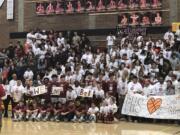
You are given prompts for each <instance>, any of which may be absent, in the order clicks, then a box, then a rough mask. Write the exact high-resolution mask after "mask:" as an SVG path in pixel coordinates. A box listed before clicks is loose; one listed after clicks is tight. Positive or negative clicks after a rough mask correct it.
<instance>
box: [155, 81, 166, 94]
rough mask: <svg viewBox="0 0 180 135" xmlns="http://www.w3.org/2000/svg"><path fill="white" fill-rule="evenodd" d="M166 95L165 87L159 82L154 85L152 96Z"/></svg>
mask: <svg viewBox="0 0 180 135" xmlns="http://www.w3.org/2000/svg"><path fill="white" fill-rule="evenodd" d="M165 93H166V85H165V84H160V83H159V82H158V83H156V84H155V85H154V94H155V95H156V96H164V95H165Z"/></svg>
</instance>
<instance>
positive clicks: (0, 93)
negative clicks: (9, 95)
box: [0, 82, 5, 132]
mask: <svg viewBox="0 0 180 135" xmlns="http://www.w3.org/2000/svg"><path fill="white" fill-rule="evenodd" d="M3 96H5V91H4V88H3V86H2V83H1V82H0V132H1V127H2V107H1V105H2V100H1V98H2V97H3Z"/></svg>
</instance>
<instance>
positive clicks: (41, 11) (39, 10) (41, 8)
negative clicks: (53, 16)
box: [36, 3, 46, 15]
mask: <svg viewBox="0 0 180 135" xmlns="http://www.w3.org/2000/svg"><path fill="white" fill-rule="evenodd" d="M36 14H37V15H45V14H46V11H45V3H36Z"/></svg>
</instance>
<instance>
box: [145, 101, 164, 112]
mask: <svg viewBox="0 0 180 135" xmlns="http://www.w3.org/2000/svg"><path fill="white" fill-rule="evenodd" d="M161 104H162V99H161V98H157V99H155V98H153V97H152V98H150V99H149V100H148V101H147V109H148V111H149V114H152V113H154V112H155V111H157V110H158V109H159V108H160V107H161Z"/></svg>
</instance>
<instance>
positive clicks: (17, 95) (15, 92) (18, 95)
mask: <svg viewBox="0 0 180 135" xmlns="http://www.w3.org/2000/svg"><path fill="white" fill-rule="evenodd" d="M11 93H12V98H13V104H12V107H13V108H14V107H15V106H16V105H17V104H18V103H19V102H20V101H21V100H22V98H23V95H24V94H25V88H24V87H23V86H22V83H21V81H20V80H18V81H17V85H16V86H14V87H12V91H11ZM12 117H14V113H13V114H12Z"/></svg>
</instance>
